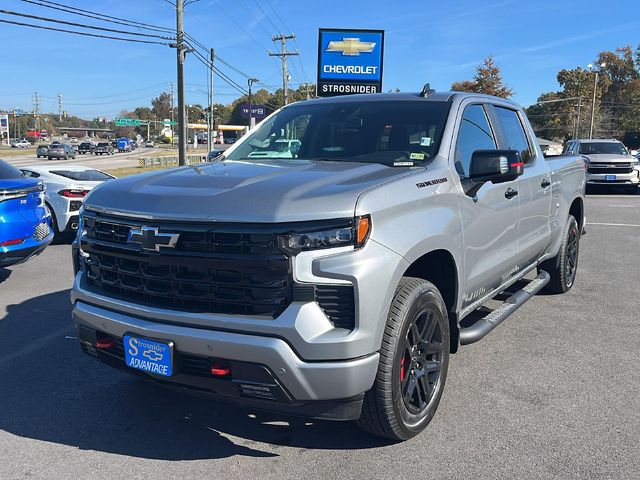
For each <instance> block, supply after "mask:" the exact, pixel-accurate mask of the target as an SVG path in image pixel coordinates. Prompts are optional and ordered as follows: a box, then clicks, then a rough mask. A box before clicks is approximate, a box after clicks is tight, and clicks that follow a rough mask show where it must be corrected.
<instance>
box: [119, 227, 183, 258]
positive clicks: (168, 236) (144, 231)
mask: <svg viewBox="0 0 640 480" xmlns="http://www.w3.org/2000/svg"><path fill="white" fill-rule="evenodd" d="M179 236H180V234H179V233H159V232H158V228H157V227H147V226H144V225H143V226H142V227H140V228H132V229H131V230H129V237H128V239H127V243H129V244H131V245H140V246H141V247H142V249H143V250H149V251H154V252H159V251H160V247H166V248H175V246H176V243H178V237H179Z"/></svg>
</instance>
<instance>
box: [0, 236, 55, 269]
mask: <svg viewBox="0 0 640 480" xmlns="http://www.w3.org/2000/svg"><path fill="white" fill-rule="evenodd" d="M51 240H53V235H50V236H49V237H48V238H47V239H45V241H43V242H40V243H37V242H33V243H31V242H29V243H26V244H23V245H20V248H14V249H0V267H9V266H12V265H18V264H20V263H24V262H26V261H27V260H29V259H30V258H32V257H35V256H36V255H40V254H41V253H42V252H43V251H44V249H45V248H47V246H48V245H49V244H50V243H51Z"/></svg>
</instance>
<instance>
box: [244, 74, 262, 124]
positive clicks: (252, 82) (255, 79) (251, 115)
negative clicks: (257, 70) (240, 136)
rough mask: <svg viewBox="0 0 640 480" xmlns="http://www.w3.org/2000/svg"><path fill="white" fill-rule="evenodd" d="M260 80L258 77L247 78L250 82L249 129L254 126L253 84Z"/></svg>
mask: <svg viewBox="0 0 640 480" xmlns="http://www.w3.org/2000/svg"><path fill="white" fill-rule="evenodd" d="M259 81H260V80H258V79H257V78H250V79H249V80H247V83H248V84H249V130H251V129H252V128H253V126H254V125H253V112H252V110H253V108H252V106H251V85H253V84H254V83H256V82H259Z"/></svg>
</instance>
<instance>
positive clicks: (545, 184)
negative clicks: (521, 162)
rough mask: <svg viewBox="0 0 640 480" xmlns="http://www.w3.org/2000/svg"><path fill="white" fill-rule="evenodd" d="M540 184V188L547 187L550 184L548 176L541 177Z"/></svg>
mask: <svg viewBox="0 0 640 480" xmlns="http://www.w3.org/2000/svg"><path fill="white" fill-rule="evenodd" d="M540 186H541V187H542V188H547V187H550V186H551V180H549V179H548V178H543V179H542V181H541V182H540Z"/></svg>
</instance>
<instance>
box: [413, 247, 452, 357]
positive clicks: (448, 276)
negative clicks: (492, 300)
mask: <svg viewBox="0 0 640 480" xmlns="http://www.w3.org/2000/svg"><path fill="white" fill-rule="evenodd" d="M403 277H415V278H421V279H423V280H427V281H428V282H431V283H433V284H434V285H435V286H436V287H437V288H438V290H439V291H440V294H441V295H442V299H443V300H444V302H445V305H446V306H447V314H448V316H449V332H450V343H451V347H450V351H451V353H455V352H456V351H457V350H458V343H459V335H460V331H459V326H458V316H457V314H456V305H457V300H458V289H459V282H458V268H457V265H456V261H455V259H454V257H453V255H452V254H451V252H449V251H448V250H433V251H431V252H429V253H426V254H424V255H422V256H421V257H419V258H417V259H416V260H415V261H414V262H413V263H412V264H411V265H409V268H407V270H406V271H405V272H404V274H403Z"/></svg>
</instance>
